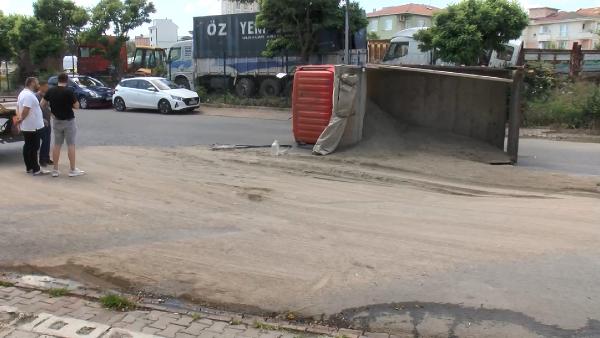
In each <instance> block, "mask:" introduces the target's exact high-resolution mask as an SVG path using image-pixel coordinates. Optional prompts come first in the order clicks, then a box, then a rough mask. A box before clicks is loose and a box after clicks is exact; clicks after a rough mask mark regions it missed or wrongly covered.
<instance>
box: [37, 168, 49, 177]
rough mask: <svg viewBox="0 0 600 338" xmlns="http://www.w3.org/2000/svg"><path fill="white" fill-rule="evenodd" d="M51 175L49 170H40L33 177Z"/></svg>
mask: <svg viewBox="0 0 600 338" xmlns="http://www.w3.org/2000/svg"><path fill="white" fill-rule="evenodd" d="M49 173H50V171H49V170H43V169H41V170H38V171H36V172H34V173H33V176H42V175H48V174H49Z"/></svg>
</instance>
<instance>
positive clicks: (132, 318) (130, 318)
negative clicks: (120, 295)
mask: <svg viewBox="0 0 600 338" xmlns="http://www.w3.org/2000/svg"><path fill="white" fill-rule="evenodd" d="M136 319H138V316H136V314H135V313H133V312H131V313H128V314H127V315H126V316H125V318H123V319H122V321H124V322H125V323H130V324H131V323H133V322H135V320H136Z"/></svg>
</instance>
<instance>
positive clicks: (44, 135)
mask: <svg viewBox="0 0 600 338" xmlns="http://www.w3.org/2000/svg"><path fill="white" fill-rule="evenodd" d="M39 134H40V139H41V140H42V144H41V146H40V163H48V162H49V161H50V135H52V127H50V125H48V126H47V127H44V128H42V129H40V130H39Z"/></svg>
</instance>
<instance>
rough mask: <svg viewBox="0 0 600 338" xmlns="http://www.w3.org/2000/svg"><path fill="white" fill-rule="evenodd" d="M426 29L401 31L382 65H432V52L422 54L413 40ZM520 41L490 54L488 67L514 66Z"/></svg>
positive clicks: (395, 36)
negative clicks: (419, 32) (416, 34)
mask: <svg viewBox="0 0 600 338" xmlns="http://www.w3.org/2000/svg"><path fill="white" fill-rule="evenodd" d="M422 29H427V27H415V28H409V29H405V30H402V31H400V32H398V33H396V35H394V38H392V40H391V42H390V46H389V47H388V50H387V52H386V53H385V56H384V58H383V62H382V63H383V64H386V65H432V64H434V55H433V52H432V51H428V52H423V51H421V50H420V49H419V41H417V40H415V38H414V35H415V33H417V32H418V31H420V30H422ZM521 48H522V47H521V41H519V40H513V41H510V42H509V43H508V44H506V45H505V50H504V51H503V52H497V51H494V52H492V55H491V57H490V62H489V65H488V66H489V67H493V68H505V67H510V66H514V65H516V64H517V62H518V58H519V52H520V51H521ZM435 64H436V65H438V66H452V65H453V64H452V63H449V62H445V61H443V60H435Z"/></svg>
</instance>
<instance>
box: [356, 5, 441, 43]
mask: <svg viewBox="0 0 600 338" xmlns="http://www.w3.org/2000/svg"><path fill="white" fill-rule="evenodd" d="M437 10H439V8H437V7H433V6H428V5H422V4H413V3H410V4H406V5H401V6H392V7H384V8H382V9H380V10H373V11H372V12H371V13H368V14H367V19H368V20H369V27H368V32H369V33H375V34H376V35H377V37H378V38H379V39H385V40H389V39H391V38H392V37H394V34H396V33H397V32H399V31H401V30H404V29H407V28H413V27H430V26H431V20H432V17H433V13H435V11H437Z"/></svg>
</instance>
